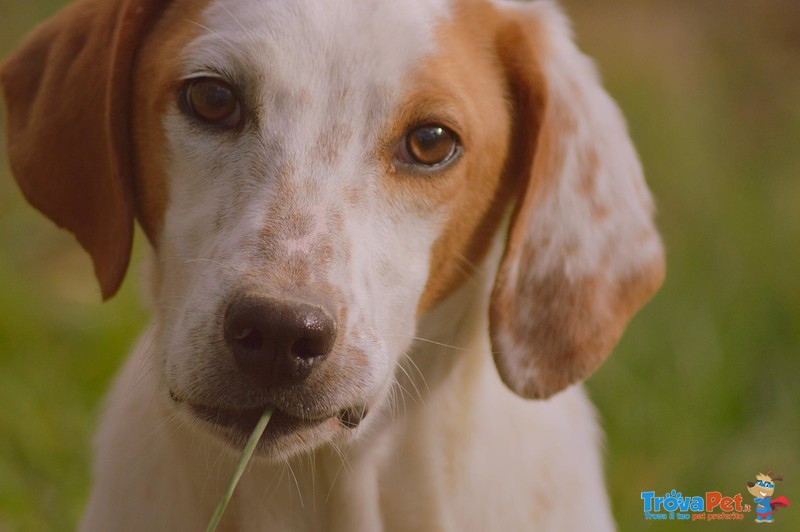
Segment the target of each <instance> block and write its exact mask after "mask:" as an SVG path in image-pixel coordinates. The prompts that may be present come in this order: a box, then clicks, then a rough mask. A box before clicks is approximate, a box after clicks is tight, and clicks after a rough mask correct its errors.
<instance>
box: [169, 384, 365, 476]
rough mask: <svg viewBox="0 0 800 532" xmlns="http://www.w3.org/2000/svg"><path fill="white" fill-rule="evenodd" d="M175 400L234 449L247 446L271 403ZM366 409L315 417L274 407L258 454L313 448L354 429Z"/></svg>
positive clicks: (274, 456) (273, 456) (276, 456)
mask: <svg viewBox="0 0 800 532" xmlns="http://www.w3.org/2000/svg"><path fill="white" fill-rule="evenodd" d="M172 400H173V403H174V404H175V405H176V406H177V408H178V409H179V410H180V411H181V413H182V414H183V417H184V418H188V420H189V422H190V424H192V425H194V426H196V427H197V428H199V429H200V430H202V431H204V432H206V433H209V434H211V435H213V436H215V437H216V438H217V439H219V440H221V441H222V442H223V443H224V444H225V445H226V446H227V447H228V448H230V450H232V451H234V452H240V451H242V449H244V446H245V443H246V442H247V440H248V439H249V438H250V435H251V434H252V433H253V430H254V429H255V427H256V424H257V423H258V420H259V419H260V418H261V416H262V415H263V414H264V410H265V409H266V408H268V407H269V406H264V407H260V408H244V409H231V408H220V407H212V406H204V405H199V404H194V403H191V402H188V401H183V400H177V399H176V398H175V397H174V396H173V397H172ZM269 408H271V407H269ZM366 412H367V409H366V407H352V408H344V409H342V410H339V411H334V412H332V413H321V414H318V415H315V416H313V417H297V416H294V415H291V414H289V413H287V412H285V411H283V410H280V409H276V408H273V409H272V416H271V417H270V420H269V424H268V425H267V428H266V430H265V431H264V434H263V435H262V436H261V439H260V440H259V442H258V446H257V447H256V455H258V456H259V457H260V458H264V459H267V460H284V459H286V458H289V457H291V456H294V455H297V454H301V453H303V452H308V451H311V450H313V449H315V448H316V447H319V446H320V445H322V444H324V443H326V442H329V441H331V440H333V439H334V438H337V437H339V436H342V435H345V436H346V435H347V434H348V433H351V432H352V431H353V430H354V429H355V428H357V427H358V425H359V424H360V422H361V420H362V419H363V417H364V416H365V415H366Z"/></svg>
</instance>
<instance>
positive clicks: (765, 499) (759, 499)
mask: <svg viewBox="0 0 800 532" xmlns="http://www.w3.org/2000/svg"><path fill="white" fill-rule="evenodd" d="M778 480H781V481H782V480H783V477H779V476H773V475H772V469H770V470H769V471H767V474H766V475H765V474H764V473H759V474H758V475H756V481H755V482H748V483H747V491H749V492H750V495H752V496H753V497H754V498H755V502H756V523H772V522H773V519H772V512H773V511H774V510H775V508H785V507H787V506H789V499H787V498H786V497H778V498H776V499H772V494H773V493H774V492H775V482H776V481H778Z"/></svg>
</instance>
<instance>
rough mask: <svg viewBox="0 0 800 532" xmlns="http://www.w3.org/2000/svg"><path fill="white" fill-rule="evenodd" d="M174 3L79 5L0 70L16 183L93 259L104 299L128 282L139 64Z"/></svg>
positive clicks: (88, 0) (86, 1)
mask: <svg viewBox="0 0 800 532" xmlns="http://www.w3.org/2000/svg"><path fill="white" fill-rule="evenodd" d="M167 3H168V2H167V1H165V0H80V1H78V2H76V3H73V4H71V5H69V6H68V7H67V8H65V9H64V10H63V11H61V12H60V13H58V14H57V15H56V16H54V17H53V18H52V19H50V20H48V21H46V22H45V23H44V24H42V25H41V26H39V27H38V28H37V29H36V30H35V31H34V32H33V34H31V35H30V36H29V37H28V39H27V40H26V41H25V42H23V43H22V45H21V46H20V48H19V49H18V50H17V51H16V52H15V53H14V54H13V55H12V56H11V57H10V58H9V59H8V61H7V62H6V63H5V64H4V65H3V66H2V70H0V83H1V84H2V87H3V91H4V93H5V101H6V107H7V131H8V133H7V135H8V154H9V159H10V161H11V169H12V171H13V173H14V176H15V177H16V180H17V183H18V184H19V186H20V188H21V189H22V191H23V193H24V194H25V197H26V198H27V199H28V201H29V202H30V203H31V204H32V205H33V206H35V207H36V208H37V209H39V210H40V211H42V212H43V213H44V214H45V215H46V216H48V217H49V218H50V219H52V220H53V221H54V222H55V223H56V224H58V225H59V226H61V227H64V228H66V229H68V230H69V231H71V232H72V233H74V234H75V236H76V237H77V239H78V241H79V242H80V244H81V245H82V246H83V247H84V249H86V251H87V252H88V253H89V254H90V255H91V257H92V261H93V263H94V270H95V274H96V276H97V279H98V281H99V283H100V289H101V292H102V294H103V298H104V299H107V298H109V297H111V296H112V295H114V293H116V291H117V289H118V288H119V286H120V284H121V283H122V279H123V277H124V276H125V270H126V269H127V266H128V260H129V258H130V251H131V241H132V237H133V217H134V206H133V199H132V198H133V191H132V187H133V183H132V178H133V177H132V175H131V172H132V165H131V156H132V154H131V139H130V137H129V131H128V127H129V116H128V114H129V112H128V109H129V107H130V105H129V104H130V102H129V98H130V94H131V66H132V63H133V59H134V55H135V53H136V49H137V47H138V44H139V41H140V39H141V36H142V34H143V33H144V31H145V28H146V27H147V26H148V25H149V23H150V21H151V20H152V19H153V16H154V13H155V12H156V11H157V10H158V8H160V7H161V6H163V5H165V4H167Z"/></svg>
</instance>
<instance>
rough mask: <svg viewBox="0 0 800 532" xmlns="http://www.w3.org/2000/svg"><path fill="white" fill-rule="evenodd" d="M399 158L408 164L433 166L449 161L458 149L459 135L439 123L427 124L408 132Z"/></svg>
mask: <svg viewBox="0 0 800 532" xmlns="http://www.w3.org/2000/svg"><path fill="white" fill-rule="evenodd" d="M400 148H401V149H400V153H399V158H400V160H401V161H403V162H405V163H408V164H416V165H421V166H427V167H433V166H440V165H443V164H445V163H447V162H449V161H450V160H451V159H452V158H453V156H454V155H456V152H457V151H458V137H456V134H455V133H453V132H452V131H451V130H450V129H448V128H446V127H444V126H440V125H438V124H426V125H423V126H419V127H416V128H414V129H412V130H410V131H409V132H408V133H406V136H405V138H404V139H403V142H402V145H401V147H400Z"/></svg>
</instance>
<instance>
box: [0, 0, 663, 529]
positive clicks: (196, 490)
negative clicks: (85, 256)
mask: <svg viewBox="0 0 800 532" xmlns="http://www.w3.org/2000/svg"><path fill="white" fill-rule="evenodd" d="M2 84H3V88H4V91H5V97H6V105H7V107H8V142H9V156H10V160H11V165H12V169H13V172H14V174H15V176H16V179H17V181H18V182H19V185H20V186H21V188H22V190H23V191H24V193H25V195H26V197H27V198H28V200H29V201H30V202H31V203H32V204H33V205H34V206H36V207H37V208H38V209H40V210H41V211H42V212H43V213H44V214H46V215H47V216H48V217H50V218H51V219H52V220H54V221H55V222H56V223H57V224H59V225H60V226H63V227H65V228H66V229H68V230H70V231H72V232H73V233H74V234H75V235H76V236H77V239H78V240H79V242H80V243H81V244H82V245H83V247H84V248H85V249H86V250H87V251H88V252H89V254H90V255H91V257H92V259H93V262H94V267H95V271H96V274H97V278H98V279H99V282H100V286H101V289H102V294H103V296H104V297H105V298H108V297H111V296H112V295H113V294H114V293H115V292H116V290H117V288H118V287H119V285H120V283H121V281H122V279H123V276H124V273H125V270H126V267H127V264H128V259H129V255H130V247H131V238H132V233H133V225H134V219H136V220H138V222H139V224H140V225H141V227H142V229H143V230H144V233H145V234H146V235H147V238H148V240H149V242H150V243H151V244H152V248H153V250H154V253H153V261H152V262H153V268H152V287H153V288H152V307H153V321H152V325H151V327H150V328H149V330H148V331H147V332H146V333H145V334H144V336H143V338H142V340H141V341H140V342H139V345H138V347H137V348H136V349H135V350H134V352H133V354H132V355H131V356H130V358H129V360H128V362H127V364H126V365H125V367H124V368H123V369H122V371H121V373H120V375H119V377H118V378H117V380H116V383H115V384H114V387H113V390H112V391H111V393H110V395H109V398H108V403H107V407H106V410H105V415H104V416H103V420H102V423H101V426H100V429H99V433H98V435H97V439H96V454H95V459H94V487H93V490H92V493H91V497H90V500H89V503H88V508H87V511H86V514H85V517H84V521H83V523H82V527H83V528H84V529H86V530H103V531H108V530H200V529H202V528H203V527H204V526H205V524H206V523H207V522H208V520H209V517H210V516H211V514H212V512H213V509H214V506H215V504H216V502H217V501H218V499H219V496H220V494H221V491H222V490H223V489H224V485H225V483H226V482H227V480H228V477H229V474H230V472H231V470H232V468H233V464H234V463H235V461H236V458H237V453H238V451H239V450H241V447H242V443H243V441H244V440H245V439H246V437H247V435H248V433H249V432H250V431H251V429H252V428H253V426H254V424H255V421H256V419H257V418H258V417H259V415H260V413H261V412H262V411H263V410H264V408H265V407H267V406H271V407H273V408H274V409H275V414H274V416H273V420H272V422H271V424H270V426H269V428H268V429H267V432H266V434H265V435H264V437H263V438H262V441H261V442H260V445H259V449H258V458H257V460H256V461H255V462H254V463H253V464H252V465H251V467H250V469H249V470H248V471H247V472H246V474H245V476H244V478H243V479H242V483H241V484H240V485H239V488H238V490H237V493H236V496H235V497H234V500H233V502H232V504H231V507H230V509H229V512H228V514H226V520H225V521H224V525H225V526H226V527H228V528H229V529H236V530H239V529H241V530H334V531H361V530H363V531H376V530H425V531H429V530H459V531H461V530H534V529H537V530H606V529H610V528H613V520H612V517H611V514H610V511H609V505H608V499H607V496H606V493H605V489H604V483H603V479H602V465H601V458H600V449H599V447H600V434H599V430H598V427H597V423H596V421H595V418H594V413H593V410H592V407H591V405H590V404H589V402H588V401H587V399H586V397H585V396H584V393H583V391H582V389H581V387H580V386H579V385H577V386H572V385H573V384H575V383H577V382H579V381H580V380H582V379H583V378H585V377H586V376H588V375H589V374H590V373H591V372H592V371H593V370H594V369H595V368H597V366H598V365H599V364H600V363H601V361H602V360H603V359H604V358H605V357H606V356H607V355H608V354H609V352H610V351H611V350H612V348H613V347H614V345H615V344H616V342H617V340H618V339H619V337H620V335H621V333H622V331H623V329H624V327H625V324H626V322H627V320H628V319H629V318H630V316H631V315H632V314H633V313H634V312H635V311H636V310H637V309H638V308H639V307H640V306H641V305H642V304H643V303H644V302H645V301H647V300H648V299H649V298H650V296H651V295H652V294H653V293H654V291H655V290H656V289H657V288H658V286H659V284H660V283H661V280H662V277H663V270H664V266H663V252H662V246H661V242H660V239H659V236H658V234H657V232H656V229H655V227H654V224H653V221H652V216H653V205H652V200H651V197H650V194H649V192H648V190H647V187H646V185H645V182H644V180H643V178H642V171H641V167H640V164H639V162H638V160H637V156H636V154H635V151H634V149H633V147H632V145H631V141H630V139H629V138H628V133H627V130H626V126H625V123H624V120H623V118H622V116H621V114H620V112H619V110H618V108H617V107H616V105H615V104H614V103H613V101H612V100H611V99H610V98H609V96H608V95H607V94H606V92H605V91H604V90H603V89H602V87H601V85H600V83H599V80H598V76H597V74H596V72H595V70H594V68H593V66H592V63H591V62H590V61H589V59H587V58H586V57H585V56H583V55H582V54H581V53H580V52H579V51H578V50H577V49H576V48H575V46H574V45H573V43H572V41H571V36H570V31H569V27H568V24H567V22H566V20H565V18H564V16H563V15H562V14H561V12H560V11H559V9H558V8H557V6H556V5H554V4H553V3H552V2H549V1H546V0H539V1H533V2H526V3H516V2H509V1H505V0H404V1H402V2H401V1H394V0H391V1H390V0H382V1H380V0H358V1H357V0H337V1H331V0H173V1H168V0H78V1H77V2H74V3H73V4H71V5H70V6H69V7H67V8H66V9H65V10H64V11H62V12H61V13H59V14H58V15H56V16H55V17H54V18H53V19H51V20H49V21H47V22H45V23H44V24H43V25H42V26H41V27H39V28H38V29H37V30H36V31H35V32H34V33H33V34H32V35H31V36H30V37H29V38H28V40H27V41H25V42H24V43H23V44H22V46H21V47H20V49H19V50H18V51H17V52H16V53H15V54H14V55H13V56H12V57H11V58H10V60H9V61H8V62H7V63H6V64H5V66H4V67H3V69H2ZM495 368H496V369H495ZM498 373H499V377H498ZM530 399H538V400H533V401H532V400H530ZM575 501H579V504H576V502H575Z"/></svg>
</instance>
